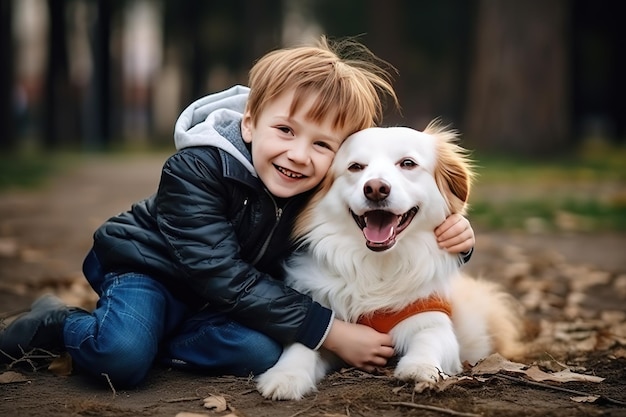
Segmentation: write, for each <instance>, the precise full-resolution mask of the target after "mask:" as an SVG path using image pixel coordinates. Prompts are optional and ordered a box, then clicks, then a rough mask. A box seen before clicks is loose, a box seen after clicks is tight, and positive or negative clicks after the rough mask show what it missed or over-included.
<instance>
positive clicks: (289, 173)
mask: <svg viewBox="0 0 626 417" xmlns="http://www.w3.org/2000/svg"><path fill="white" fill-rule="evenodd" d="M274 168H276V169H277V170H278V172H280V173H281V174H283V175H284V176H286V177H289V178H294V179H299V178H304V177H306V175H303V174H300V173H299V172H294V171H291V170H288V169H287V168H283V167H281V166H278V165H274Z"/></svg>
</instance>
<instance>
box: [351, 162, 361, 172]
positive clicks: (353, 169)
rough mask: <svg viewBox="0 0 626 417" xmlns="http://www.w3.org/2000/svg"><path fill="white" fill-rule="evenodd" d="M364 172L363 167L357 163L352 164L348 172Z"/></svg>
mask: <svg viewBox="0 0 626 417" xmlns="http://www.w3.org/2000/svg"><path fill="white" fill-rule="evenodd" d="M362 170H363V165H361V164H357V163H356V162H353V163H351V164H350V166H349V167H348V171H350V172H357V171H362Z"/></svg>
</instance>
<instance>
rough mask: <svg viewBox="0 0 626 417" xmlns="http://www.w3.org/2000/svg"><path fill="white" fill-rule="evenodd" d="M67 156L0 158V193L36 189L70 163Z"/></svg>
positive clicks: (8, 156)
mask: <svg viewBox="0 0 626 417" xmlns="http://www.w3.org/2000/svg"><path fill="white" fill-rule="evenodd" d="M70 160H71V158H70V157H69V156H68V155H59V154H42V153H27V154H26V153H16V154H11V155H4V154H3V155H1V156H0V192H2V191H7V190H10V189H36V188H40V187H42V186H43V185H44V184H45V182H46V180H47V179H48V178H50V177H51V176H53V175H55V174H58V173H59V172H61V170H62V169H63V167H64V166H66V164H68V163H70V162H69V161H70Z"/></svg>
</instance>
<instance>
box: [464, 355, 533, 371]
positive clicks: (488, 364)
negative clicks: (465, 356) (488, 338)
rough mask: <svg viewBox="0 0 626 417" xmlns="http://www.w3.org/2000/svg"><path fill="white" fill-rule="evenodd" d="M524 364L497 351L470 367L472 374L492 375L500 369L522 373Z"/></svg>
mask: <svg viewBox="0 0 626 417" xmlns="http://www.w3.org/2000/svg"><path fill="white" fill-rule="evenodd" d="M525 368H526V365H524V364H523V363H517V362H511V361H509V360H508V359H505V358H504V357H503V356H502V355H500V354H499V353H494V354H493V355H490V356H488V357H487V358H485V359H483V360H482V361H480V362H478V363H477V364H476V366H474V368H472V375H493V374H497V373H498V372H500V371H506V372H516V373H524V369H525Z"/></svg>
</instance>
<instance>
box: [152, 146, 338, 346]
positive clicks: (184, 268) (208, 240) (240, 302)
mask: <svg viewBox="0 0 626 417" xmlns="http://www.w3.org/2000/svg"><path fill="white" fill-rule="evenodd" d="M207 155H208V157H209V158H211V160H209V161H207V160H206V157H204V156H203V158H202V159H201V158H199V157H198V156H197V155H195V154H194V152H193V151H192V150H188V151H181V152H179V153H177V154H175V155H174V156H172V157H171V158H170V159H168V161H167V162H166V163H165V166H164V168H163V172H162V177H161V182H160V185H159V190H158V192H157V196H156V206H157V224H158V227H159V230H160V233H161V234H162V235H163V236H164V237H165V239H166V241H167V242H168V247H169V251H170V254H171V257H172V258H173V259H174V260H175V262H176V263H177V265H178V269H179V270H180V273H181V278H182V279H183V280H185V281H186V285H188V286H189V287H191V289H192V290H193V291H195V292H197V293H198V294H200V295H201V296H202V297H203V298H204V299H205V300H206V302H207V303H209V304H210V305H211V306H212V307H213V308H216V309H218V310H221V311H223V312H225V313H228V314H229V315H231V316H232V317H233V318H234V319H235V320H237V321H239V322H240V323H242V324H244V325H246V326H248V327H250V328H252V329H256V330H258V331H261V332H263V333H265V334H267V335H268V336H270V337H272V338H274V339H276V340H277V341H279V342H281V343H284V344H288V343H293V342H300V343H302V344H304V345H306V346H308V347H310V348H315V347H317V346H318V345H319V344H320V343H321V341H322V340H323V338H324V337H325V335H326V333H327V330H328V328H329V326H330V323H331V321H332V317H333V315H332V312H331V311H330V310H329V309H327V308H325V307H322V306H321V305H320V304H318V303H316V302H314V301H313V300H312V299H311V298H310V297H309V296H306V295H304V294H301V293H299V292H297V291H295V290H293V289H292V288H290V287H288V286H286V285H285V284H284V283H283V282H282V281H280V280H277V279H274V278H272V277H271V276H269V275H267V274H264V273H261V272H260V271H258V270H257V269H256V268H254V267H253V266H252V265H250V264H249V263H247V262H245V261H244V260H243V259H242V258H241V256H240V251H239V244H238V239H237V236H236V234H235V231H234V229H233V227H232V225H231V223H230V221H229V219H228V216H227V213H228V208H227V207H228V203H227V202H228V199H229V197H230V196H229V191H228V188H227V187H225V186H224V179H223V177H222V175H221V168H219V167H220V166H221V165H220V162H219V156H218V155H217V152H210V151H207ZM216 167H218V168H217V169H216Z"/></svg>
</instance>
